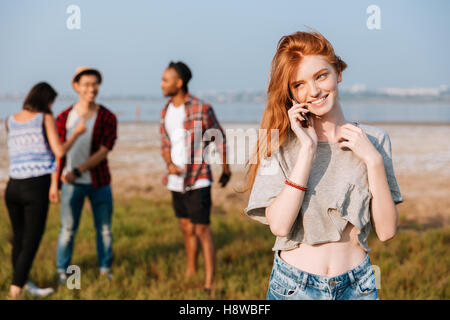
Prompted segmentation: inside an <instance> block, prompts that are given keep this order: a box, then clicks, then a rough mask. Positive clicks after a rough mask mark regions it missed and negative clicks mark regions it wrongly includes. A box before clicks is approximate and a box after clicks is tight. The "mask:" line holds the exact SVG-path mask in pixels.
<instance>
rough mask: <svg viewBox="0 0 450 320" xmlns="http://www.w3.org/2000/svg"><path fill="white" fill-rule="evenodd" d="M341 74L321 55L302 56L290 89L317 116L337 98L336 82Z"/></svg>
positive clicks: (331, 106) (324, 111)
mask: <svg viewBox="0 0 450 320" xmlns="http://www.w3.org/2000/svg"><path fill="white" fill-rule="evenodd" d="M341 81H342V75H341V74H339V75H338V74H336V71H335V70H334V68H333V66H332V65H331V64H329V63H328V62H327V61H326V60H325V58H324V57H323V56H318V55H309V56H305V57H303V60H302V62H301V63H300V65H299V66H298V68H297V72H296V74H295V76H294V79H293V81H292V82H291V88H292V89H291V90H292V93H293V95H294V97H295V98H296V99H297V101H298V102H299V103H308V107H307V108H308V110H309V111H310V112H311V113H313V114H315V115H318V116H321V115H324V114H326V113H328V112H329V111H330V110H331V109H332V108H333V106H334V105H335V103H336V102H337V100H338V83H339V82H341Z"/></svg>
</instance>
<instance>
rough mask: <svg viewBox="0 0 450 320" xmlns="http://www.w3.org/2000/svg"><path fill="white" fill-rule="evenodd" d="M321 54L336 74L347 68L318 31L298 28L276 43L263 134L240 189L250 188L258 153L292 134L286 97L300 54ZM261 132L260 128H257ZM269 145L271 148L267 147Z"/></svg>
mask: <svg viewBox="0 0 450 320" xmlns="http://www.w3.org/2000/svg"><path fill="white" fill-rule="evenodd" d="M308 55H321V56H323V57H324V58H325V59H326V61H327V62H328V63H329V64H330V65H332V66H333V68H334V70H335V71H336V73H337V74H339V73H341V72H342V71H344V70H345V68H346V67H347V64H346V63H345V62H344V61H343V60H342V59H341V58H340V57H339V56H337V55H336V54H335V53H334V49H333V46H332V45H331V43H330V42H329V41H328V40H327V39H326V38H325V37H324V36H323V35H322V34H320V33H319V32H317V31H314V30H313V31H310V32H302V31H298V32H295V33H293V34H290V35H287V36H283V37H282V38H281V39H280V40H279V41H278V45H277V51H276V53H275V56H274V57H273V59H272V64H271V68H270V73H269V85H268V88H267V104H266V108H265V110H264V114H263V118H262V121H261V126H260V129H266V130H267V131H266V132H265V134H259V135H258V138H257V143H256V148H255V151H254V153H253V154H252V156H251V157H250V159H249V161H247V164H246V167H247V185H246V187H245V189H244V190H243V191H248V190H251V189H252V187H253V183H254V181H255V177H256V173H257V170H258V167H259V164H260V162H261V159H260V156H266V155H267V157H270V156H271V154H272V152H275V151H276V150H274V148H275V147H281V146H282V145H283V144H284V143H285V142H286V138H287V137H288V135H291V134H292V130H291V128H290V122H289V116H288V113H287V111H288V109H289V108H290V107H291V106H292V100H291V97H290V96H289V90H292V88H290V83H291V80H292V79H293V77H294V75H295V74H296V71H297V68H298V66H299V65H300V63H301V62H302V59H303V57H304V56H308ZM271 129H278V130H279V131H278V134H279V136H278V146H276V145H275V146H274V143H271V142H273V141H274V137H272V136H271ZM261 132H264V131H261ZM271 145H272V147H271Z"/></svg>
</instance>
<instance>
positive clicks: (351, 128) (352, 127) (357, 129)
mask: <svg viewBox="0 0 450 320" xmlns="http://www.w3.org/2000/svg"><path fill="white" fill-rule="evenodd" d="M341 128H342V129H346V130H349V131H352V132H355V133H361V132H362V129H361V128H360V127H357V126H355V125H354V124H351V123H346V124H344V125H343V126H342V127H341Z"/></svg>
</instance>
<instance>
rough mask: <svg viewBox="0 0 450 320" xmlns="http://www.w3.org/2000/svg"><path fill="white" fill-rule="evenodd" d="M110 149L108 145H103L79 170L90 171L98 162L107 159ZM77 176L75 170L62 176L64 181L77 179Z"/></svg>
mask: <svg viewBox="0 0 450 320" xmlns="http://www.w3.org/2000/svg"><path fill="white" fill-rule="evenodd" d="M109 151H111V150H109V149H108V148H107V147H105V146H103V145H101V146H100V148H99V149H98V150H97V151H96V152H94V153H93V154H92V155H91V156H90V157H89V158H88V159H87V160H86V161H85V162H84V163H83V164H82V165H80V166H79V167H78V170H80V172H81V173H83V172H85V171H88V170H90V169H92V168H94V167H95V166H97V165H98V164H100V162H102V161H103V160H105V159H106V157H107V156H108V153H109ZM76 178H77V177H76V176H75V174H74V173H73V171H71V172H68V173H67V174H66V175H65V176H63V177H62V180H63V182H65V183H71V182H73V181H75V179H76Z"/></svg>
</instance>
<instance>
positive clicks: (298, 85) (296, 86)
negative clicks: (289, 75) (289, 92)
mask: <svg viewBox="0 0 450 320" xmlns="http://www.w3.org/2000/svg"><path fill="white" fill-rule="evenodd" d="M302 84H303V83H297V84H296V85H295V87H294V88H298V87H300V86H301V85H302Z"/></svg>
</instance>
